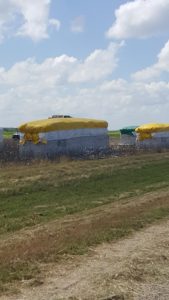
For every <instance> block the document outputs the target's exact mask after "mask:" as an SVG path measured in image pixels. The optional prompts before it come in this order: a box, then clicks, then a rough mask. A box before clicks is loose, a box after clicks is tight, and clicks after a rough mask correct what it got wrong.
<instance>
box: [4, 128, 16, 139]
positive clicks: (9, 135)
mask: <svg viewBox="0 0 169 300" xmlns="http://www.w3.org/2000/svg"><path fill="white" fill-rule="evenodd" d="M15 132H16V128H4V131H3V137H4V138H5V139H10V138H12V136H13V134H14V133H15Z"/></svg>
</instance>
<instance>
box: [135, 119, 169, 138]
mask: <svg viewBox="0 0 169 300" xmlns="http://www.w3.org/2000/svg"><path fill="white" fill-rule="evenodd" d="M135 131H136V132H137V133H138V134H139V135H138V140H139V141H144V140H146V139H151V138H152V133H155V132H164V131H169V124H163V123H152V124H144V125H142V126H139V127H137V128H136V129H135Z"/></svg>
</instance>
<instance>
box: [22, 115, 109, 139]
mask: <svg viewBox="0 0 169 300" xmlns="http://www.w3.org/2000/svg"><path fill="white" fill-rule="evenodd" d="M107 127H108V123H107V122H106V121H102V120H93V119H79V118H53V119H46V120H39V121H33V122H28V123H25V124H23V125H21V126H20V127H19V131H20V132H22V133H28V134H30V135H31V136H32V134H39V133H41V132H49V131H56V130H71V129H83V128H107Z"/></svg>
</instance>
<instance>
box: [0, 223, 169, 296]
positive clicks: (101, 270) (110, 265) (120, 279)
mask: <svg viewBox="0 0 169 300" xmlns="http://www.w3.org/2000/svg"><path fill="white" fill-rule="evenodd" d="M35 283H36V282H34V284H33V283H32V286H30V282H23V284H22V287H21V294H19V295H17V296H3V297H1V298H0V299H1V300H7V299H8V300H30V299H31V300H46V299H49V300H61V299H69V300H70V299H71V300H76V299H79V300H80V299H82V300H87V299H88V300H95V299H101V300H102V299H103V300H105V299H106V300H108V299H112V300H113V299H115V300H124V299H125V300H126V299H134V300H144V299H146V300H149V299H151V300H168V299H169V221H168V220H166V221H164V222H162V223H159V224H157V225H153V226H151V227H149V228H147V229H145V230H143V231H140V232H137V233H136V234H134V235H133V236H131V237H130V238H126V239H124V240H121V241H118V242H117V243H112V244H103V245H100V246H98V247H97V248H94V249H91V251H90V253H89V254H86V255H83V256H80V257H69V258H68V259H67V261H65V260H64V262H62V263H60V264H58V265H56V266H52V267H51V271H50V272H47V273H46V278H45V280H44V282H43V284H41V285H39V286H37V287H35V286H34V285H35ZM37 284H40V282H37Z"/></svg>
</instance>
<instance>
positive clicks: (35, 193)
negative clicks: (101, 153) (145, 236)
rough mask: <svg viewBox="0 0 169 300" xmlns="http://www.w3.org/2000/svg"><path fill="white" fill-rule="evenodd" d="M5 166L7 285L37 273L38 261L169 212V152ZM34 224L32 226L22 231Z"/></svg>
mask: <svg viewBox="0 0 169 300" xmlns="http://www.w3.org/2000/svg"><path fill="white" fill-rule="evenodd" d="M0 171H1V178H0V179H1V180H0V239H1V244H0V268H1V274H0V290H1V291H2V292H4V288H5V286H6V284H7V283H8V282H14V281H16V280H20V279H23V278H26V279H29V278H34V277H36V276H37V275H38V274H39V272H40V267H39V262H47V261H56V260H57V259H58V257H59V256H60V255H61V254H63V253H71V254H77V253H78V254H83V253H84V252H85V251H86V250H87V249H88V247H89V246H91V245H94V244H98V243H101V242H103V241H111V240H116V239H119V238H122V237H124V236H126V235H128V234H130V233H132V232H133V231H135V230H139V229H141V228H143V227H144V226H146V225H147V224H150V223H152V222H154V221H158V220H161V219H163V218H168V217H169V189H168V183H169V154H167V153H164V154H163V153H161V154H149V155H140V156H131V157H123V158H109V159H105V160H97V161H79V162H78V161H77V162H75V161H68V160H65V161H63V162H60V163H52V162H39V163H38V162H34V163H31V164H28V165H23V164H20V165H15V164H14V165H13V164H11V165H5V166H2V167H1V170H0ZM155 191H157V192H155ZM152 192H153V193H155V194H153V195H151V194H152ZM164 192H165V193H166V194H165V193H164ZM160 195H161V196H160ZM141 197H143V198H144V199H142V198H141ZM143 200H144V201H143ZM117 204H118V205H117ZM52 222H54V223H52ZM34 225H38V226H39V227H34ZM42 225H43V226H45V227H43V229H42V230H41V226H42ZM29 228H30V229H31V230H32V232H34V234H32V235H30V236H29V235H28V233H27V234H26V235H25V237H24V230H25V229H26V230H27V232H28V231H29ZM38 228H39V229H38ZM20 229H22V231H19V230H20ZM17 235H18V236H19V237H18V238H17ZM13 236H15V239H14V238H13ZM11 237H12V241H11ZM21 237H22V238H21ZM8 239H9V244H8ZM3 241H5V243H4V244H3ZM24 241H25V242H24ZM12 245H13V246H12ZM16 258H17V261H16Z"/></svg>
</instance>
